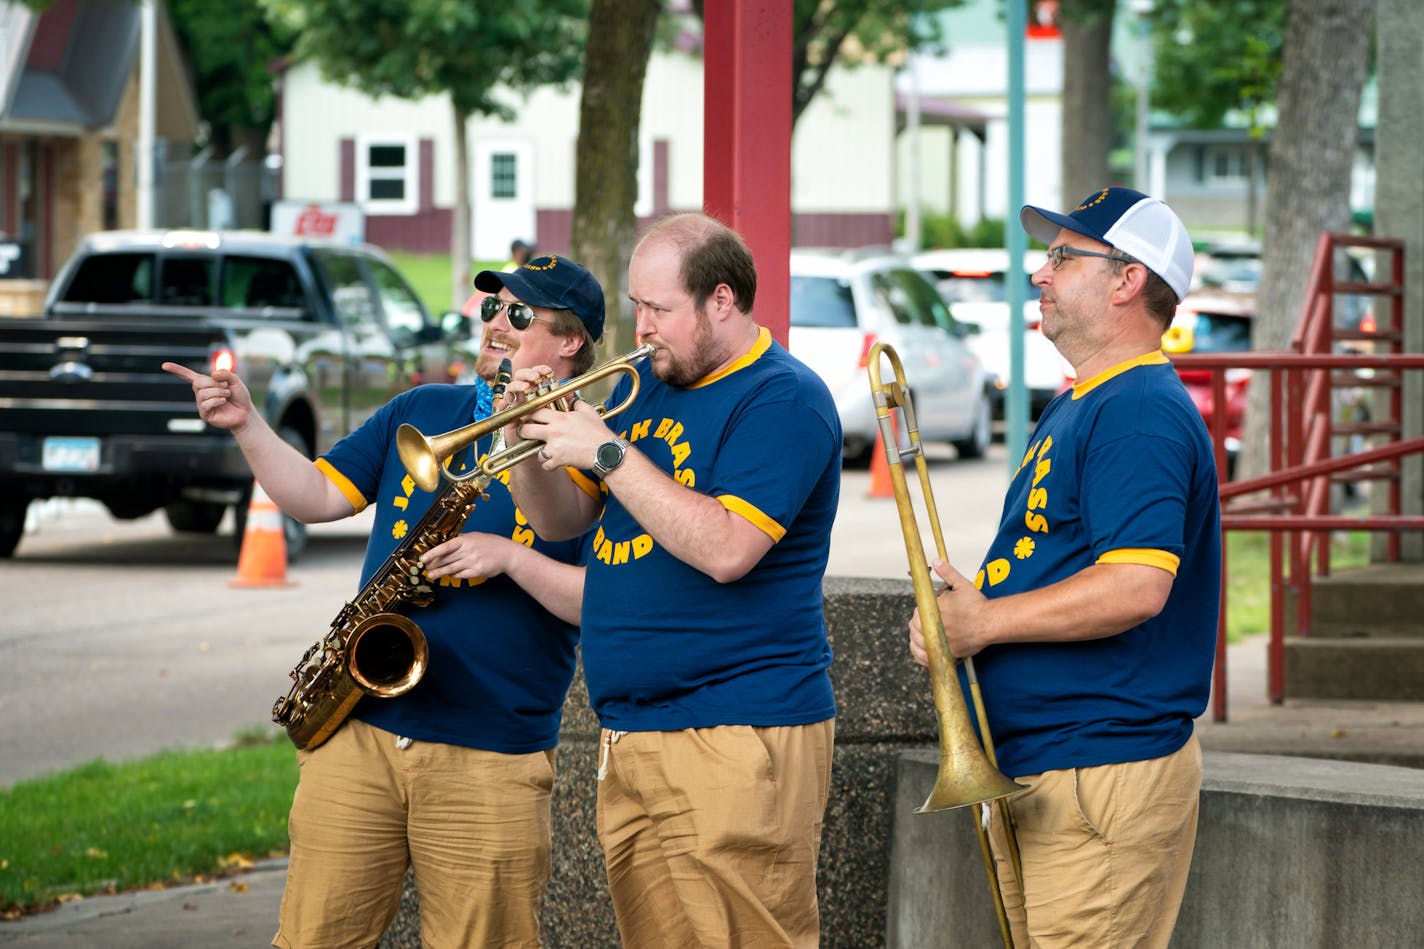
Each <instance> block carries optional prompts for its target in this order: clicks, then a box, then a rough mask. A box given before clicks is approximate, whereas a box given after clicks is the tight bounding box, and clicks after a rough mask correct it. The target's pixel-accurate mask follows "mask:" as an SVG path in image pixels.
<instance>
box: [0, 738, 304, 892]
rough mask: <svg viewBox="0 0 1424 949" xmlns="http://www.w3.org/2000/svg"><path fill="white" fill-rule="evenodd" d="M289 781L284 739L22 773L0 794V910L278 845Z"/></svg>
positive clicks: (241, 859)
mask: <svg viewBox="0 0 1424 949" xmlns="http://www.w3.org/2000/svg"><path fill="white" fill-rule="evenodd" d="M296 785H297V761H296V753H295V751H294V750H293V749H292V746H291V745H290V744H288V742H287V741H286V738H285V736H282V737H281V739H280V741H271V740H267V741H263V742H262V743H260V744H251V743H249V744H245V745H239V746H238V747H234V748H231V749H227V750H223V751H198V752H165V753H162V754H159V755H155V756H153V757H151V758H145V759H142V760H139V761H134V762H128V763H124V764H108V763H106V762H103V761H93V762H90V763H89V764H85V765H81V766H80V767H78V768H76V769H74V770H71V771H66V772H63V773H60V774H56V775H52V776H49V777H44V778H39V779H36V780H32V781H22V782H20V783H19V784H16V785H15V786H14V787H11V788H9V789H6V790H3V791H0V916H4V917H7V918H13V917H14V916H16V915H18V914H19V913H21V912H24V911H28V910H33V909H38V908H44V907H47V906H50V905H53V904H54V903H55V902H58V901H61V900H64V899H72V898H74V897H75V896H76V895H79V896H85V895H90V894H94V893H106V892H110V893H111V892H118V891H121V890H127V889H134V888H142V887H149V886H154V885H163V884H167V883H183V882H192V881H193V880H195V879H198V878H201V877H205V876H209V875H212V874H217V873H220V872H222V871H223V870H227V869H233V868H237V867H243V866H246V865H249V864H250V861H251V860H252V859H253V858H260V857H265V856H269V855H272V854H279V853H285V852H286V848H287V811H288V810H289V809H290V808H291V806H292V791H293V790H294V789H295V788H296Z"/></svg>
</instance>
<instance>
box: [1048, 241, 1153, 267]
mask: <svg viewBox="0 0 1424 949" xmlns="http://www.w3.org/2000/svg"><path fill="white" fill-rule="evenodd" d="M1069 257H1101V258H1103V259H1104V260H1120V261H1122V262H1123V263H1125V264H1135V263H1137V261H1136V260H1133V259H1132V258H1131V257H1124V256H1123V255H1122V254H1100V253H1098V252H1097V251H1095V250H1079V249H1078V248H1076V247H1069V246H1068V245H1067V244H1059V245H1058V246H1057V247H1050V248H1048V262H1049V263H1050V264H1052V265H1053V269H1054V270H1057V269H1058V268H1059V267H1062V266H1063V261H1065V260H1067V259H1068V258H1069Z"/></svg>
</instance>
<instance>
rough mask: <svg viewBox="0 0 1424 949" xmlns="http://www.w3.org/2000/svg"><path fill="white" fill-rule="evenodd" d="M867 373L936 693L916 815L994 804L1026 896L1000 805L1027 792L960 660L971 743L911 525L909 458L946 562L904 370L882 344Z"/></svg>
mask: <svg viewBox="0 0 1424 949" xmlns="http://www.w3.org/2000/svg"><path fill="white" fill-rule="evenodd" d="M882 355H883V356H885V357H886V358H888V359H889V360H890V365H891V368H892V369H893V371H894V376H895V379H894V382H891V383H889V384H888V385H887V384H885V383H883V382H882V381H881V373H880V369H881V356H882ZM866 371H867V372H868V373H869V375H870V393H871V397H872V398H873V400H874V402H875V416H876V420H877V422H878V423H879V426H880V441H881V444H882V445H883V446H884V448H885V458H886V460H887V461H888V462H889V469H890V482H891V484H892V485H893V486H894V489H895V507H896V509H897V510H898V511H899V514H900V531H901V533H902V534H904V537H905V553H906V555H907V556H908V558H909V561H910V580H911V582H912V584H913V585H914V588H915V606H916V608H918V610H919V613H920V628H921V630H922V632H923V633H924V637H925V652H926V653H927V654H928V655H929V667H930V679H931V683H932V688H933V692H934V703H935V712H936V715H937V717H938V719H939V771H938V774H937V775H936V777H935V784H934V788H933V789H931V791H930V794H929V797H928V798H926V799H925V803H924V804H922V805H920V807H918V808H917V809H916V810H915V813H916V814H928V813H933V812H935V811H943V810H949V809H950V808H954V807H963V806H965V805H968V804H980V805H982V806H983V807H984V808H985V809H986V815H985V816H987V808H988V807H989V806H990V803H991V802H992V804H993V806H994V807H995V808H996V810H997V811H998V813H999V820H1000V821H1001V822H1002V824H1003V828H1004V836H1005V839H1006V840H1007V842H1008V846H1007V850H1008V854H1009V858H1010V861H1011V862H1012V864H1013V871H1014V879H1015V880H1017V881H1018V885H1019V892H1020V893H1022V892H1023V866H1022V864H1021V861H1020V859H1019V845H1018V837H1017V835H1016V834H1015V832H1014V825H1013V820H1012V816H1011V815H1010V813H1009V808H1008V802H1007V801H1006V800H1005V798H1007V797H1009V795H1012V794H1017V793H1018V792H1019V791H1023V790H1026V788H1025V787H1024V786H1023V785H1021V784H1017V783H1015V782H1014V781H1012V780H1010V779H1009V778H1008V777H1007V776H1005V775H1004V774H1003V773H1002V772H1000V771H999V763H998V758H997V756H996V755H995V754H994V739H993V737H992V736H991V735H990V733H989V720H988V716H987V715H986V714H985V712H984V698H983V696H982V695H981V694H980V691H979V677H978V675H976V674H975V671H974V660H973V659H972V658H969V657H965V658H964V660H963V663H964V672H965V676H966V678H967V679H968V681H969V693H970V696H971V698H972V699H973V700H974V713H975V716H976V718H977V719H978V725H979V735H980V736H982V737H983V744H982V746H981V745H980V743H979V739H978V738H976V737H975V734H974V728H973V725H972V724H971V723H970V720H969V712H968V709H967V707H966V705H965V702H964V693H963V691H962V690H961V689H960V687H959V676H958V675H957V674H956V672H955V668H954V667H955V658H954V656H953V655H952V654H951V653H950V649H949V641H948V640H947V639H946V638H945V633H944V623H943V622H942V621H941V619H940V615H939V604H938V603H937V602H936V594H935V589H934V583H933V581H932V580H931V575H930V568H929V564H928V563H927V562H926V560H925V551H924V547H923V544H922V542H921V540H920V529H919V525H918V524H917V522H916V520H915V508H914V503H913V501H912V500H911V498H910V492H909V487H908V485H907V483H906V480H905V466H904V461H905V459H906V458H913V459H914V460H915V470H916V472H918V474H919V478H920V489H921V492H922V493H923V495H924V501H925V504H926V506H927V507H928V514H929V521H930V529H931V531H932V532H933V533H934V541H935V551H936V552H937V553H938V555H939V559H940V560H946V561H947V560H948V559H949V555H948V553H946V550H945V545H944V534H943V533H942V532H941V530H940V524H939V515H938V513H937V512H936V510H935V503H934V491H933V490H931V488H930V476H929V468H928V466H927V465H926V464H925V452H924V445H923V443H922V442H921V441H920V431H919V427H918V426H917V424H916V422H915V407H914V403H913V402H912V401H911V399H910V389H909V386H908V385H907V384H906V382H905V370H904V367H903V366H902V365H901V363H900V357H899V355H897V354H896V352H895V350H894V349H893V348H892V347H890V346H889V345H887V344H886V343H876V344H875V345H874V346H872V347H871V348H870V354H869V363H868V365H867V367H866ZM895 408H899V409H900V411H901V414H902V415H903V416H904V419H905V431H906V434H907V436H908V438H909V447H908V448H906V449H905V450H904V451H901V449H900V447H899V439H898V438H897V436H896V433H895V426H894V421H893V418H892V416H891V412H892V411H893V410H894V409H895ZM974 827H975V830H976V831H977V832H978V835H979V849H980V852H981V853H982V854H983V857H984V870H985V873H986V874H988V877H989V888H990V890H991V891H992V893H993V897H994V912H995V915H996V916H997V917H998V919H999V932H1000V935H1002V936H1003V939H1004V945H1005V946H1006V947H1008V949H1013V945H1014V937H1013V933H1012V931H1011V930H1010V928H1009V917H1008V911H1007V910H1006V909H1005V907H1004V896H1003V891H1002V890H1001V888H1000V886H999V876H998V873H997V871H996V870H995V868H994V855H993V852H992V850H991V849H990V847H989V834H988V831H987V830H986V829H985V825H984V824H983V823H982V822H981V821H979V820H978V819H977V814H976V819H975V821H974Z"/></svg>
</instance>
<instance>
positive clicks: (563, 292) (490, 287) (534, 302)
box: [475, 255, 603, 341]
mask: <svg viewBox="0 0 1424 949" xmlns="http://www.w3.org/2000/svg"><path fill="white" fill-rule="evenodd" d="M502 287H508V288H509V292H510V293H512V294H514V295H515V297H517V298H518V299H519V300H520V301H521V302H523V303H527V304H529V305H530V306H538V307H543V308H545V309H548V310H572V311H573V314H574V316H577V317H578V318H579V320H580V321H581V322H582V323H583V325H584V327H585V328H586V329H587V330H588V335H589V336H592V337H593V339H594V340H595V341H597V340H598V339H599V338H600V337H602V336H603V288H602V287H600V286H599V285H598V281H597V280H595V279H593V274H591V273H589V272H588V271H587V270H586V269H584V268H583V267H582V266H580V265H579V264H576V263H574V262H573V261H572V260H569V259H568V258H567V257H555V256H553V255H550V256H547V257H535V258H534V259H533V260H530V261H528V262H526V263H523V264H521V265H520V266H518V267H517V268H515V269H514V270H511V271H509V272H507V273H506V272H505V271H502V270H481V271H480V272H479V273H478V274H476V275H475V289H476V290H483V291H484V292H485V293H498V292H499V291H500V288H502Z"/></svg>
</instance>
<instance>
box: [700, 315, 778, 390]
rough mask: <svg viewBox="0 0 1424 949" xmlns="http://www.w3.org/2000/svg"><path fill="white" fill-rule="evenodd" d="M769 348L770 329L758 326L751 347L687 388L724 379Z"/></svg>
mask: <svg viewBox="0 0 1424 949" xmlns="http://www.w3.org/2000/svg"><path fill="white" fill-rule="evenodd" d="M770 348H771V330H769V329H767V328H766V327H765V326H758V327H757V338H756V342H755V343H753V344H752V348H751V349H749V350H747V351H746V353H745V354H743V355H741V356H738V357H737V358H736V359H734V360H732V361H731V362H729V363H727V365H725V366H723V367H722V368H721V369H718V370H717V371H716V372H714V373H712V374H711V375H710V376H703V377H702V378H701V379H698V380H697V381H696V382H694V383H693V384H692V385H690V386H688V388H689V389H700V388H702V387H703V386H710V385H711V384H712V383H714V382H716V381H717V380H718V379H725V378H726V377H727V376H730V375H731V374H732V373H734V372H736V371H737V370H738V369H745V368H746V367H747V366H750V365H751V364H752V363H754V362H756V361H757V360H758V359H760V358H761V356H762V353H764V352H766V351H767V350H768V349H770Z"/></svg>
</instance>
